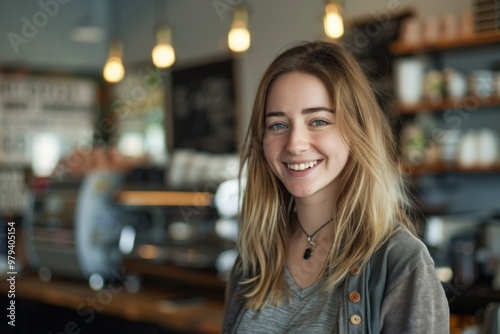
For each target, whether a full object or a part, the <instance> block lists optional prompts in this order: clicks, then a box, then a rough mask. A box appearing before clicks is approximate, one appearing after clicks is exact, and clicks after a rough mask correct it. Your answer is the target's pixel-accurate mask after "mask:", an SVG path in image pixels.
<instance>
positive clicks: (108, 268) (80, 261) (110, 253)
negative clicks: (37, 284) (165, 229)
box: [24, 171, 126, 289]
mask: <svg viewBox="0 0 500 334" xmlns="http://www.w3.org/2000/svg"><path fill="white" fill-rule="evenodd" d="M122 181H123V175H121V174H119V173H115V172H111V171H96V172H92V173H89V174H87V175H85V177H82V178H66V179H64V180H58V179H57V178H53V179H49V180H48V183H47V185H46V186H45V187H44V189H40V190H37V191H33V192H32V193H31V195H30V199H29V205H28V206H27V209H26V212H25V214H24V238H25V245H26V253H27V260H28V264H29V266H30V267H31V268H33V269H35V270H37V271H38V273H39V276H40V278H41V279H42V280H50V279H51V278H52V276H53V275H56V276H64V277H70V278H77V279H85V280H88V281H89V284H90V286H91V287H92V288H95V289H99V288H101V287H102V285H103V283H104V281H105V280H106V279H109V278H110V277H112V276H116V275H118V273H119V272H120V268H121V260H122V253H121V252H120V250H119V239H120V234H121V231H122V229H123V226H124V223H125V222H126V219H125V217H124V216H123V213H122V212H121V211H120V210H119V209H117V208H116V207H115V205H114V204H113V201H112V199H113V196H114V194H115V193H116V191H117V190H118V188H119V187H120V186H121V184H122Z"/></svg>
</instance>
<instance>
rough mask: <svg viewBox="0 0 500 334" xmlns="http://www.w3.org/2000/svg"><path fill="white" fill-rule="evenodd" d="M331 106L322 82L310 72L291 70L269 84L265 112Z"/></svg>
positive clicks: (328, 95)
mask: <svg viewBox="0 0 500 334" xmlns="http://www.w3.org/2000/svg"><path fill="white" fill-rule="evenodd" d="M319 106H324V107H329V108H331V106H332V101H331V97H330V94H329V92H328V90H327V88H326V87H325V85H324V84H323V82H322V81H321V80H320V79H319V78H318V77H316V76H314V75H312V74H307V73H302V72H291V73H287V74H284V75H282V76H280V77H278V78H276V79H275V80H274V81H273V82H272V83H271V85H270V86H269V90H268V94H267V98H266V112H267V111H272V110H274V109H277V110H281V111H286V110H292V109H296V108H299V109H303V108H311V107H319Z"/></svg>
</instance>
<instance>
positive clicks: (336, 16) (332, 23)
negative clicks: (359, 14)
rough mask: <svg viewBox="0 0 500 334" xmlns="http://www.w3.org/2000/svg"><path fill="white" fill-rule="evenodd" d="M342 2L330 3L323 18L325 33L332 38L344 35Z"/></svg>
mask: <svg viewBox="0 0 500 334" xmlns="http://www.w3.org/2000/svg"><path fill="white" fill-rule="evenodd" d="M340 12H341V9H340V4H338V3H328V4H327V5H326V14H325V17H324V19H323V24H324V26H325V33H326V35H327V36H328V37H330V38H340V37H342V35H344V20H343V19H342V15H341V13H340Z"/></svg>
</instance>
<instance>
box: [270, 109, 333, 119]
mask: <svg viewBox="0 0 500 334" xmlns="http://www.w3.org/2000/svg"><path fill="white" fill-rule="evenodd" d="M320 111H328V112H331V113H332V114H334V113H335V111H334V110H333V109H330V108H326V107H313V108H305V109H302V114H312V113H315V112H320ZM284 116H286V114H285V113H284V112H283V111H270V112H268V113H266V115H265V117H284Z"/></svg>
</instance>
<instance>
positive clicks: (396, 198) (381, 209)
mask: <svg viewBox="0 0 500 334" xmlns="http://www.w3.org/2000/svg"><path fill="white" fill-rule="evenodd" d="M290 72H301V73H307V74H310V75H314V76H316V77H317V78H319V79H320V80H321V81H322V82H323V84H324V85H325V87H326V88H327V90H328V92H329V93H330V94H331V96H330V97H331V100H332V101H333V107H334V111H335V114H336V123H337V124H338V127H339V129H340V133H341V135H342V137H343V139H344V140H345V142H346V143H347V145H348V147H349V150H350V156H349V159H348V162H347V165H346V166H345V168H344V169H343V171H342V173H341V174H340V175H339V178H340V192H339V196H338V198H337V200H336V203H332V206H333V205H334V206H335V207H336V209H337V213H336V216H335V220H334V224H335V231H334V235H333V244H332V246H331V248H330V249H329V252H328V256H327V258H326V264H325V267H324V268H323V273H326V275H325V277H326V286H325V288H326V289H327V290H328V291H333V289H335V287H336V286H337V285H338V284H339V283H340V282H341V281H342V280H343V279H344V278H345V276H346V275H347V274H348V273H349V270H351V269H352V268H353V267H355V266H358V265H361V266H363V265H364V264H366V262H367V261H368V259H369V258H370V256H371V254H372V253H373V252H374V251H375V250H376V249H377V247H379V246H380V245H381V244H382V243H383V242H384V241H385V240H386V239H387V238H388V237H389V236H390V235H391V234H392V232H393V231H394V229H395V227H396V226H398V225H404V226H406V227H408V228H409V229H410V230H412V231H413V232H415V230H414V229H413V224H412V223H411V221H410V219H409V218H408V216H407V214H406V211H405V210H406V209H407V208H408V200H407V198H406V196H405V193H406V192H405V189H404V186H403V182H402V177H401V175H400V173H399V170H398V163H397V158H396V157H397V154H396V152H397V151H396V149H397V145H396V143H395V140H394V138H393V133H392V129H391V126H390V124H389V121H388V120H387V117H386V116H385V115H384V113H383V111H382V110H381V109H380V107H379V105H378V103H377V101H376V98H375V95H374V93H373V90H372V88H371V87H370V84H369V82H368V80H367V79H366V77H365V75H364V73H363V71H362V70H361V67H360V66H359V65H358V63H357V61H356V60H355V59H354V58H353V57H352V56H351V55H350V54H349V53H348V52H347V51H346V50H345V49H344V48H343V47H341V46H339V45H337V44H332V43H328V42H307V43H301V44H299V45H296V46H295V47H293V48H291V49H288V50H287V51H285V52H283V53H282V54H280V55H279V56H278V57H277V58H276V59H275V60H274V61H273V62H272V63H271V64H270V66H269V67H268V68H267V70H266V71H265V73H264V75H263V77H262V79H261V81H260V84H259V87H258V90H257V93H256V97H255V103H254V106H253V112H252V115H251V119H250V124H249V128H248V132H247V134H246V137H245V141H244V146H243V149H242V152H241V166H244V167H245V168H246V171H245V173H246V179H247V181H246V190H245V193H244V198H243V205H242V211H241V217H240V239H239V252H240V260H241V261H240V262H239V263H238V267H237V268H236V269H237V270H239V271H240V273H241V274H242V275H243V277H245V279H244V280H243V281H242V282H240V284H243V285H244V286H245V287H246V288H245V289H244V295H245V297H246V298H247V306H248V307H251V308H254V309H260V308H262V307H264V306H265V305H266V304H268V303H272V304H274V305H280V304H281V303H282V301H283V299H284V297H285V296H286V291H287V287H286V283H285V282H284V277H283V275H284V271H283V268H284V266H285V264H286V252H287V240H288V239H287V237H288V230H289V228H290V226H291V225H290V222H289V221H290V219H289V218H290V215H291V211H292V210H293V205H290V203H293V198H292V196H291V195H290V194H289V193H288V191H287V190H286V188H285V187H284V186H283V184H282V183H281V182H280V181H279V180H278V179H277V178H276V176H275V175H274V174H273V173H272V171H271V169H270V168H269V166H268V164H267V162H266V159H265V157H264V153H263V148H262V141H263V136H264V115H265V105H266V98H267V93H268V90H269V87H270V85H271V83H272V82H273V80H275V79H276V78H278V77H279V76H281V75H283V74H286V73H290ZM333 200H334V199H333V198H332V202H333Z"/></svg>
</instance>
